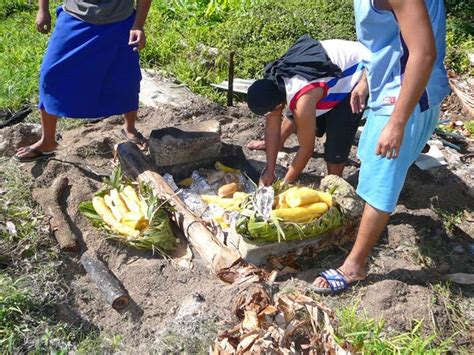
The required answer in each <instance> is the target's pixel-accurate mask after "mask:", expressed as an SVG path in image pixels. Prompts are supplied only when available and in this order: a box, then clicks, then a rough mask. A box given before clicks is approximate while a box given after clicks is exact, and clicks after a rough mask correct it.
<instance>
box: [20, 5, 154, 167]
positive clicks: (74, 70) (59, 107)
mask: <svg viewBox="0 0 474 355" xmlns="http://www.w3.org/2000/svg"><path fill="white" fill-rule="evenodd" d="M150 4H151V0H137V6H136V10H135V4H134V0H101V1H97V0H65V1H64V4H63V6H61V7H59V8H58V9H57V21H56V27H55V29H54V32H53V34H52V35H51V38H50V41H49V45H48V48H47V50H46V53H45V55H44V58H43V63H42V65H41V69H40V82H39V91H40V94H39V109H40V111H41V126H42V136H41V139H40V140H39V141H38V142H36V143H34V144H33V145H31V146H28V147H23V148H20V149H19V150H18V151H17V154H16V155H15V159H16V160H18V161H20V162H29V161H34V160H40V159H45V158H48V157H51V156H53V155H54V151H55V149H56V147H57V145H58V144H57V142H56V140H55V137H56V123H57V119H58V117H68V118H85V119H87V118H89V119H93V118H99V117H104V116H111V115H120V114H123V116H124V119H125V122H124V126H123V129H122V134H123V135H124V136H125V138H126V139H127V140H129V141H132V142H135V143H136V144H137V145H138V146H139V147H140V148H142V149H145V147H146V140H145V139H144V137H143V136H142V135H141V134H140V133H139V132H138V131H137V129H136V127H135V122H136V119H137V110H138V95H139V92H140V80H141V74H140V64H139V55H138V51H139V50H141V49H143V48H144V47H145V32H144V29H143V27H144V24H145V20H146V17H147V15H148V10H149V8H150ZM36 28H37V30H38V31H39V32H41V33H48V32H49V31H50V28H51V16H50V13H49V0H39V10H38V15H37V18H36Z"/></svg>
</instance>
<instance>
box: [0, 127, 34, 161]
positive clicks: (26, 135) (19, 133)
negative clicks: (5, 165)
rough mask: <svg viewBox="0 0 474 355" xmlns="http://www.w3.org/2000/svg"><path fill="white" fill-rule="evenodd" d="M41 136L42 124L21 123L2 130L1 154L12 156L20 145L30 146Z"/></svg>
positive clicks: (0, 136)
mask: <svg viewBox="0 0 474 355" xmlns="http://www.w3.org/2000/svg"><path fill="white" fill-rule="evenodd" d="M40 138H41V125H39V124H33V123H19V124H17V125H15V126H11V127H6V128H3V129H1V130H0V155H3V156H12V155H14V154H15V152H16V150H17V149H18V148H20V147H26V146H29V145H31V144H33V143H35V142H36V141H38V140H39V139H40Z"/></svg>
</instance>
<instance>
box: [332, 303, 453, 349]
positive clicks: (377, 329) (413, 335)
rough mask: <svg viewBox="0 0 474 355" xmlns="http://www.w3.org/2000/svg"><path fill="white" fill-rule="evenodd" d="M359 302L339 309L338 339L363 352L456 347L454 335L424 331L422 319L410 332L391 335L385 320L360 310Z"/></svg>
mask: <svg viewBox="0 0 474 355" xmlns="http://www.w3.org/2000/svg"><path fill="white" fill-rule="evenodd" d="M358 308H359V304H357V303H356V304H354V305H352V306H345V307H343V308H341V309H339V310H337V311H336V314H337V317H338V319H339V327H338V329H337V332H338V335H337V339H338V341H339V342H340V343H342V342H349V343H350V344H351V346H352V347H353V348H354V350H355V351H357V352H360V353H361V354H444V353H447V352H449V351H450V350H452V349H453V344H454V342H453V339H452V338H451V337H450V338H448V339H440V338H439V336H438V335H437V334H432V335H429V336H426V335H423V333H422V325H423V322H422V321H415V325H414V327H413V328H412V329H411V331H409V332H404V333H400V334H396V335H388V334H386V333H385V331H384V322H383V320H378V321H376V320H374V319H371V318H368V317H367V316H365V315H363V314H360V313H359V312H358Z"/></svg>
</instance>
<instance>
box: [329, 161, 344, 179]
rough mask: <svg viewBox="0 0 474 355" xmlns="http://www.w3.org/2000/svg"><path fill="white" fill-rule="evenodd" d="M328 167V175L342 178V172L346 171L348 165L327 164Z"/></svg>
mask: <svg viewBox="0 0 474 355" xmlns="http://www.w3.org/2000/svg"><path fill="white" fill-rule="evenodd" d="M326 165H327V168H328V175H337V176H342V172H343V171H344V167H345V166H346V163H340V164H329V163H327V164H326Z"/></svg>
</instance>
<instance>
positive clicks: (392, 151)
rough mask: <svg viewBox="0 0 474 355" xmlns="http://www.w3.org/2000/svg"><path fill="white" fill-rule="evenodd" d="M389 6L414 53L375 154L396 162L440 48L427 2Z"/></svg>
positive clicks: (397, 0)
mask: <svg viewBox="0 0 474 355" xmlns="http://www.w3.org/2000/svg"><path fill="white" fill-rule="evenodd" d="M386 4H387V5H388V6H389V7H390V9H391V10H393V12H394V13H395V16H396V17H397V20H398V23H399V26H400V31H401V34H402V36H403V39H404V40H405V44H406V46H407V48H408V51H409V53H410V55H409V57H408V61H407V65H406V69H405V73H404V77H403V85H402V87H401V90H400V95H399V97H398V100H397V102H396V104H395V108H394V110H393V113H392V115H391V117H390V120H389V121H388V123H387V125H386V126H385V127H384V129H383V130H382V133H381V134H380V138H379V141H378V144H377V148H376V152H375V153H376V154H377V155H380V156H382V157H385V158H387V159H392V158H397V157H398V153H399V150H400V146H401V145H402V142H403V133H404V129H405V125H406V123H407V122H408V119H409V118H410V116H411V114H412V113H413V110H414V109H415V107H416V105H417V104H418V101H419V99H420V97H421V95H422V94H423V91H424V90H425V88H426V85H427V83H428V80H429V78H430V75H431V72H432V69H433V65H434V62H435V60H436V46H435V40H434V35H433V30H432V27H431V21H430V18H429V15H428V11H427V9H426V5H425V2H424V1H423V0H411V1H403V0H386ZM414 29H416V30H414Z"/></svg>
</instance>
